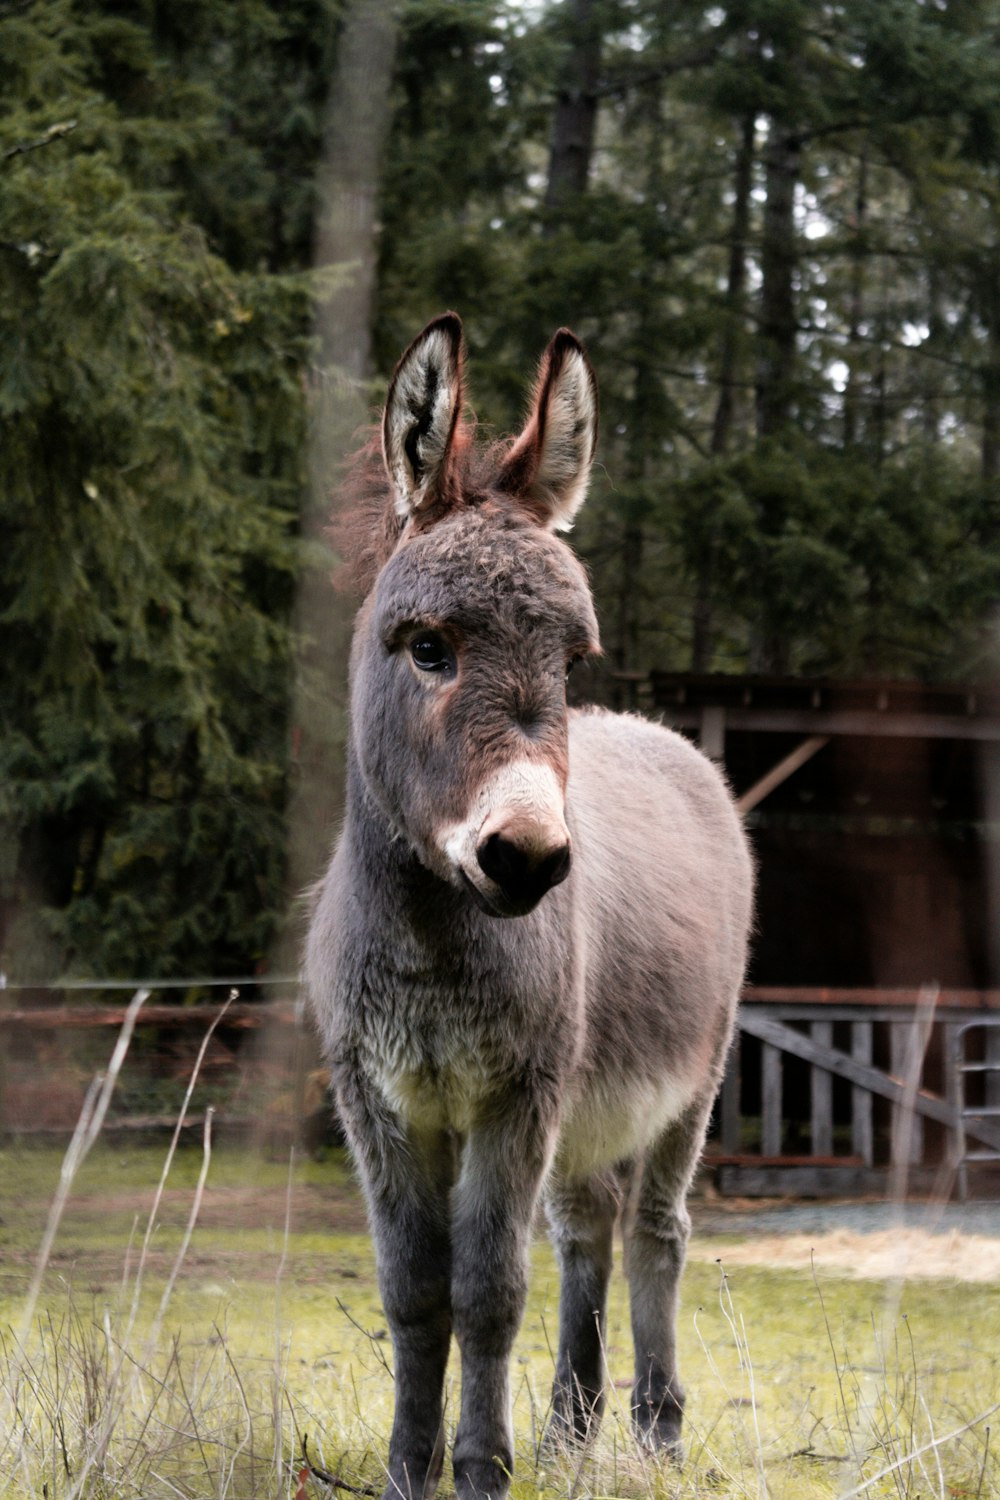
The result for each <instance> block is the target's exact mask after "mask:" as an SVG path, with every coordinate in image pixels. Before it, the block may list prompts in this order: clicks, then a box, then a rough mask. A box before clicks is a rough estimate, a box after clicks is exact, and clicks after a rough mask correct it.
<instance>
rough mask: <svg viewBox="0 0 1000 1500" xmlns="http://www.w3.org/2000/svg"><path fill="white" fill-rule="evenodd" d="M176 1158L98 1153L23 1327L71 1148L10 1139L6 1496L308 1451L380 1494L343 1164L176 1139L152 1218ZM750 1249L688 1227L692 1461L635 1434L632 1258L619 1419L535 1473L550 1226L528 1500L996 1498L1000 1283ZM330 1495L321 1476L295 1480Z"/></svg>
mask: <svg viewBox="0 0 1000 1500" xmlns="http://www.w3.org/2000/svg"><path fill="white" fill-rule="evenodd" d="M163 1160H164V1148H163V1147H162V1146H157V1147H152V1146H146V1147H136V1146H129V1147H117V1146H115V1145H114V1144H109V1143H107V1142H99V1143H98V1144H97V1145H96V1146H95V1147H94V1149H93V1151H92V1152H91V1154H90V1156H89V1157H88V1158H87V1160H86V1162H85V1163H84V1164H83V1166H82V1168H81V1169H80V1171H79V1173H78V1174H77V1175H76V1178H75V1180H74V1182H73V1184H72V1189H71V1191H70V1192H69V1195H68V1197H67V1200H66V1205H65V1211H64V1213H63V1215H62V1220H61V1223H60V1225H59V1228H58V1232H57V1233H56V1235H55V1238H54V1240H53V1241H52V1245H51V1251H50V1254H49V1256H48V1264H47V1268H46V1270H45V1274H44V1276H43V1277H42V1279H41V1282H40V1285H39V1286H38V1288H37V1299H36V1301H35V1304H34V1309H33V1312H32V1316H31V1318H30V1323H27V1324H26V1323H25V1313H26V1310H27V1309H26V1299H28V1297H29V1294H30V1293H31V1291H32V1283H33V1279H35V1273H36V1266H37V1264H38V1255H39V1247H40V1246H41V1245H42V1244H43V1241H44V1240H45V1235H46V1224H47V1219H48V1214H49V1209H50V1204H51V1203H52V1201H53V1198H54V1195H55V1194H56V1193H57V1190H58V1186H59V1175H60V1162H61V1153H60V1152H57V1151H55V1150H52V1149H39V1148H33V1149H29V1148H22V1149H7V1150H4V1151H0V1250H2V1254H0V1329H2V1330H3V1337H2V1342H0V1494H3V1495H10V1496H18V1497H20V1496H24V1497H42V1496H45V1497H46V1500H69V1497H73V1496H83V1495H86V1496H93V1497H100V1500H111V1497H118V1496H121V1497H142V1500H159V1497H161V1496H162V1497H164V1500H166V1497H176V1496H184V1497H187V1496H190V1497H208V1496H217V1497H220V1500H224V1497H230V1500H250V1497H257V1496H261V1497H264V1496H267V1497H278V1496H288V1497H293V1496H295V1495H296V1492H297V1490H298V1489H299V1480H298V1477H297V1474H298V1471H299V1469H300V1467H301V1464H300V1460H301V1457H302V1453H303V1443H304V1442H305V1443H307V1444H308V1454H309V1457H310V1458H311V1459H312V1461H313V1463H314V1464H315V1465H317V1466H318V1467H320V1468H322V1469H324V1470H326V1471H327V1472H329V1473H333V1474H336V1476H337V1477H338V1478H340V1479H342V1480H344V1481H346V1482H347V1483H349V1484H371V1483H373V1484H376V1485H377V1484H378V1483H379V1481H380V1476H381V1459H382V1457H383V1456H384V1453H385V1449H386V1439H387V1433H388V1427H389V1423H390V1419H391V1399H392V1378H391V1361H392V1352H391V1348H390V1345H389V1342H388V1339H387V1336H386V1330H385V1325H384V1321H383V1318H382V1313H381V1308H380V1305H379V1300H378V1293H377V1289H376V1286H375V1280H374V1266H373V1260H372V1253H371V1246H370V1244H369V1241H368V1238H367V1236H366V1234H365V1232H364V1216H363V1211H362V1207H361V1204H360V1201H359V1198H358V1195H357V1192H356V1190H355V1188H354V1186H353V1184H352V1182H351V1179H350V1174H349V1171H348V1168H347V1165H346V1163H345V1161H344V1160H343V1157H342V1156H341V1155H340V1154H339V1153H336V1152H333V1153H331V1154H330V1155H329V1157H328V1158H327V1159H326V1160H325V1161H322V1162H315V1161H310V1160H296V1161H294V1162H293V1163H291V1164H290V1163H289V1162H288V1161H284V1162H282V1161H276V1160H269V1159H266V1158H264V1157H263V1156H261V1155H259V1154H256V1153H252V1152H247V1151H238V1150H236V1149H233V1148H231V1149H228V1150H222V1149H216V1150H215V1152H214V1154H213V1155H212V1157H211V1160H210V1162H208V1165H207V1174H206V1173H205V1168H206V1161H207V1158H206V1157H205V1156H204V1155H203V1153H202V1152H201V1151H200V1150H198V1149H196V1148H188V1149H184V1150H180V1151H178V1153H177V1156H176V1157H175V1159H174V1162H173V1165H172V1168H171V1171H170V1175H169V1177H168V1179H167V1182H166V1185H165V1188H164V1190H163V1192H162V1195H161V1197H160V1200H159V1203H158V1206H157V1208H156V1215H155V1222H152V1223H151V1221H150V1215H151V1212H152V1209H153V1206H154V1195H155V1192H156V1185H157V1181H158V1179H159V1177H160V1173H161V1167H162V1165H163ZM203 1176H204V1181H202V1180H201V1179H202V1177H203ZM195 1208H197V1214H196V1215H195V1213H194V1209H195ZM192 1226H193V1227H192ZM748 1243H749V1242H747V1241H746V1240H745V1239H742V1238H740V1237H738V1236H737V1235H736V1234H734V1235H723V1236H716V1237H714V1238H706V1237H705V1236H704V1235H698V1234H696V1236H695V1240H694V1243H693V1247H692V1256H691V1259H690V1262H689V1266H688V1270H687V1272H686V1276H685V1281H684V1290H683V1308H682V1314H681V1329H680V1340H681V1360H682V1364H681V1368H682V1373H683V1375H684V1377H685V1380H686V1384H687V1387H688V1392H689V1403H688V1425H687V1458H686V1462H685V1464H684V1467H683V1468H682V1469H677V1468H676V1467H672V1466H660V1465H659V1464H657V1463H655V1462H652V1461H650V1460H644V1459H643V1458H641V1457H640V1456H639V1455H638V1454H637V1453H636V1451H635V1449H634V1447H633V1445H632V1442H631V1440H630V1437H629V1433H628V1421H627V1410H626V1407H627V1399H628V1397H627V1389H626V1388H627V1384H628V1374H629V1360H630V1349H629V1340H628V1315H627V1304H626V1300H625V1295H624V1286H623V1282H622V1279H621V1277H620V1276H618V1277H616V1279H615V1283H614V1289H613V1296H612V1304H611V1312H610V1320H609V1332H608V1349H607V1359H608V1370H609V1383H610V1387H611V1400H610V1406H609V1411H608V1415H607V1418H606V1421H605V1424H604V1429H603V1432H602V1435H601V1437H600V1439H599V1441H598V1442H597V1444H596V1445H595V1446H594V1449H593V1451H592V1452H591V1453H589V1454H587V1455H586V1456H585V1457H584V1458H583V1459H575V1460H571V1461H570V1460H567V1461H566V1462H565V1463H563V1464H560V1465H556V1466H551V1465H550V1466H549V1467H547V1468H545V1469H539V1468H538V1466H537V1464H536V1443H537V1438H538V1436H539V1433H540V1429H541V1426H542V1424H543V1423H544V1418H545V1411H546V1404H547V1399H548V1390H549V1385H550V1382H551V1375H552V1353H551V1343H552V1341H553V1339H554V1337H555V1329H556V1321H557V1314H556V1308H557V1285H556V1277H555V1272H554V1266H553V1262H552V1258H551V1255H550V1252H549V1249H548V1247H547V1245H546V1244H545V1243H544V1240H541V1239H540V1240H539V1242H538V1244H537V1246H536V1248H535V1251H534V1266H533V1276H532V1290H531V1299H530V1303H529V1308H528V1313H527V1317H526V1319H525V1323H524V1327H523V1329H522V1333H521V1336H520V1339H519V1342H518V1345H517V1349H516V1353H515V1365H514V1387H515V1421H516V1429H517V1436H518V1468H517V1474H516V1479H515V1488H514V1493H515V1496H516V1497H517V1500H527V1497H529V1496H530V1497H532V1500H554V1497H556V1496H562V1497H567V1500H577V1497H583V1496H595V1497H596V1496H612V1495H621V1496H626V1497H642V1496H654V1495H655V1496H664V1497H665V1496H677V1497H693V1496H707V1495H712V1496H718V1497H722V1500H724V1497H730V1496H732V1497H736V1496H752V1497H763V1496H772V1497H774V1500H779V1497H780V1500H785V1497H787V1500H813V1497H816V1500H819V1497H826V1496H841V1497H847V1496H851V1495H866V1496H869V1497H871V1500H875V1497H881V1496H893V1497H899V1500H903V1497H906V1500H916V1497H928V1496H941V1497H949V1500H950V1497H958V1496H969V1497H986V1496H995V1495H1000V1464H998V1463H997V1461H996V1460H995V1458H994V1455H993V1449H992V1447H991V1444H990V1435H989V1431H990V1427H991V1425H995V1417H994V1416H993V1415H992V1413H991V1408H992V1406H993V1404H994V1403H995V1402H996V1401H997V1400H998V1399H1000V1378H998V1355H1000V1297H998V1295H997V1290H996V1286H995V1284H991V1283H988V1282H979V1283H973V1282H961V1281H955V1280H948V1279H945V1278H937V1279H924V1280H919V1281H908V1282H905V1283H899V1282H897V1281H895V1280H890V1281H874V1280H865V1279H859V1278H858V1277H857V1276H850V1275H847V1274H846V1273H845V1272H844V1271H842V1270H837V1269H830V1268H829V1267H827V1266H825V1265H824V1262H823V1255H822V1247H821V1246H818V1247H817V1263H816V1265H815V1267H813V1268H809V1269H784V1268H781V1267H780V1266H777V1265H774V1264H766V1263H765V1264H753V1263H752V1259H753V1257H752V1255H748V1251H747V1246H748ZM763 1253H764V1254H767V1253H768V1252H767V1249H766V1247H765V1248H764V1252H763ZM729 1255H731V1256H732V1266H731V1269H730V1270H729V1271H727V1270H726V1269H725V1268H726V1265H727V1256H729ZM747 1260H750V1261H751V1263H749V1264H747V1263H744V1262H745V1261H747ZM737 1261H738V1262H739V1264H736V1262H737ZM451 1380H452V1381H453V1382H454V1381H456V1380H457V1370H456V1369H455V1368H454V1367H453V1370H452V1375H451ZM449 1409H450V1410H452V1411H453V1409H454V1399H453V1397H452V1399H451V1401H450V1403H449ZM446 1473H447V1471H446ZM327 1493H331V1494H332V1493H333V1491H332V1490H329V1489H328V1487H327V1486H326V1485H325V1484H324V1483H322V1482H321V1481H320V1480H319V1479H317V1478H315V1477H310V1478H308V1480H307V1481H306V1482H305V1483H304V1485H303V1486H302V1488H301V1491H300V1494H301V1496H302V1497H306V1496H308V1497H319V1496H322V1495H324V1494H327Z"/></svg>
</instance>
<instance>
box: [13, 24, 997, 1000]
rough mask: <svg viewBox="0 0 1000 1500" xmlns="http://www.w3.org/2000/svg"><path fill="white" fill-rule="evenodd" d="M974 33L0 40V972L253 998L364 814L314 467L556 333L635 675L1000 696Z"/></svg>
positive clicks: (531, 31)
mask: <svg viewBox="0 0 1000 1500" xmlns="http://www.w3.org/2000/svg"><path fill="white" fill-rule="evenodd" d="M998 42H1000V3H998V0H845V3H840V4H837V3H829V4H828V3H824V0H735V3H732V4H725V5H723V4H720V5H705V4H692V3H687V0H675V3H672V4H669V5H665V4H663V3H662V0H559V3H554V0H553V3H545V0H536V3H529V0H525V3H519V4H518V3H513V0H398V3H393V0H170V3H166V0H162V3H159V0H130V3H129V0H119V3H114V0H0V59H2V66H0V268H2V270H0V661H2V664H3V665H2V672H0V969H3V970H5V971H6V972H7V973H8V974H9V975H10V977H11V978H12V979H14V980H16V981H18V982H20V983H30V982H31V981H33V980H41V979H44V978H49V977H52V976H54V975H57V974H77V975H82V976H92V977H93V976H96V977H103V978H111V977H115V976H128V975H134V974H155V975H158V976H160V977H164V978H168V977H170V976H171V975H177V974H182V975H190V974H197V973H204V974H227V973H235V974H240V973H251V972H254V971H256V970H260V969H261V968H263V967H266V966H267V964H268V963H269V962H270V963H271V964H275V963H279V964H281V963H283V962H284V961H286V959H287V957H288V955H289V954H290V953H291V952H292V951H293V950H294V929H295V921H294V917H293V919H292V921H291V922H290V923H289V921H288V913H289V911H292V912H294V908H295V893H296V892H297V891H299V890H301V889H303V888H304V887H305V885H306V884H307V883H308V881H309V880H310V879H311V878H314V876H315V875H316V873H317V872H318V869H319V868H320V865H321V862H322V858H323V855H324V853H325V851H326V849H327V848H328V845H329V842H330V838H331V836H332V831H333V827H334V824H335V820H336V811H337V807H338V803H339V797H340V789H341V782H340V778H341V760H342V751H343V741H344V657H345V652H346V641H347V635H348V629H349V620H350V614H351V610H352V608H353V604H352V601H350V600H349V599H348V598H347V597H346V596H345V595H343V594H342V593H341V594H338V593H336V592H335V591H334V590H333V588H332V587H331V586H330V582H329V576H330V573H331V571H332V570H333V569H334V568H335V565H336V559H335V558H334V557H333V556H332V555H331V553H330V551H329V546H328V543H327V541H326V539H325V533H324V526H323V523H324V521H325V519H326V517H327V515H328V513H329V507H330V501H329V496H330V493H331V491H332V489H333V487H334V485H335V480H336V471H337V468H338V465H339V463H340V462H341V460H342V458H343V455H344V453H345V452H346V451H348V450H349V448H350V446H351V442H352V440H353V439H354V437H355V435H356V432H357V428H358V426H359V424H360V423H361V422H362V421H363V420H365V419H366V417H368V416H370V415H371V414H372V412H373V410H374V408H375V407H376V405H377V402H378V400H379V397H380V394H381V392H382V391H383V390H384V385H385V381H386V378H387V376H388V375H389V374H390V373H391V369H392V366H393V363H394V361H395V359H396V358H397V357H398V354H399V352H400V351H401V350H402V348H403V347H404V346H405V345H406V343H408V341H409V340H410V338H411V337H412V336H413V335H414V334H415V333H416V332H417V330H418V329H419V328H420V327H421V326H422V325H423V324H424V323H425V322H426V321H427V319H428V318H430V317H432V316H433V315H435V314H436V313H438V312H440V311H442V310H444V309H445V308H447V307H453V308H455V309H456V310H458V311H459V312H460V313H461V315H462V317H463V319H464V322H465V327H466V335H467V341H468V345H469V350H470V374H471V382H472V402H473V406H474V409H475V412H476V416H477V419H478V421H479V423H480V425H481V427H483V428H485V429H488V430H496V431H508V430H511V429H512V428H514V427H515V426H516V425H517V423H518V422H519V419H520V415H521V412H522V409H523V402H524V398H525V388H526V381H527V380H528V379H529V378H530V375H531V372H532V371H533V369H534V366H535V362H536V360H537V357H538V354H539V352H540V350H541V348H542V347H543V346H544V344H545V342H546V341H547V339H548V337H549V336H550V334H551V333H552V331H553V330H554V329H555V328H556V327H558V326H559V325H561V324H568V325H570V326H571V327H573V328H574V329H575V331H576V332H577V333H578V334H579V335H580V336H581V337H582V338H583V339H584V340H585V341H586V342H587V344H588V346H589V348H590V350H591V353H592V356H593V360H594V363H595V365H596V367H597V371H598V376H599V380H600V385H601V394H602V440H601V447H600V453H599V466H598V470H597V473H596V476H595V481H594V484H593V487H592V492H591V499H590V501H589V504H588V506H587V507H586V508H585V511H584V513H583V516H582V517H581V521H580V523H579V525H578V527H577V530H576V532H575V533H574V545H575V546H576V548H577V550H578V551H579V552H580V553H581V555H582V556H583V557H584V559H585V560H586V562H587V564H588V565H589V568H590V570H591V574H592V577H593V581H594V588H595V593H596V596H597V602H598V608H599V613H600V616H601V618H602V621H603V634H604V644H605V649H606V660H605V664H604V667H603V669H602V672H601V673H600V674H599V675H598V676H596V677H595V678H593V679H592V681H591V682H590V683H589V684H588V685H586V686H585V687H584V689H583V690H584V691H585V692H586V693H588V694H589V695H590V696H595V697H598V698H603V699H605V700H608V701H615V699H616V697H617V698H619V699H620V698H621V696H622V694H623V692H624V688H623V684H625V683H627V682H628V681H629V680H630V679H631V678H632V677H633V676H634V674H638V673H642V672H645V671H647V670H648V669H649V668H650V667H653V666H655V667H660V668H667V669H682V670H693V671H697V672H704V671H728V672H752V673H792V674H809V675H817V674H819V675H822V674H831V675H839V676H855V677H857V676H861V677H864V676H898V677H905V678H917V679H924V680H937V681H940V680H946V681H972V682H984V681H986V682H991V681H995V680H996V678H997V676H998V674H1000V637H998V626H997V618H998V617H997V606H998V604H1000V45H998Z"/></svg>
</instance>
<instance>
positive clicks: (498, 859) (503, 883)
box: [476, 833, 571, 917]
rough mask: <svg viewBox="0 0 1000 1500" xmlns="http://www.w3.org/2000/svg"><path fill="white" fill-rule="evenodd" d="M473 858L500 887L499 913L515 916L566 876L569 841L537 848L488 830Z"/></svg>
mask: <svg viewBox="0 0 1000 1500" xmlns="http://www.w3.org/2000/svg"><path fill="white" fill-rule="evenodd" d="M476 859H477V860H478V862H479V868H480V869H481V870H482V872H483V874H484V875H485V876H487V878H488V879H490V880H492V882H493V884H494V885H495V886H497V887H499V891H500V895H501V896H502V898H503V908H504V909H503V911H502V912H500V913H499V914H500V915H503V916H512V917H515V916H523V915H524V914H525V913H526V912H529V911H531V909H532V907H534V906H537V905H538V903H539V901H541V899H542V897H543V896H544V895H545V893H546V891H550V890H551V889H552V887H553V886H554V885H559V883H560V881H563V880H565V879H566V876H567V875H568V874H569V867H570V860H571V855H570V847H569V844H568V842H566V843H560V844H556V845H554V846H553V845H549V846H547V847H544V846H543V847H541V848H539V847H538V846H537V845H534V844H530V843H523V844H522V843H517V842H515V840H513V839H510V838H505V837H504V835H503V834H502V833H491V834H490V835H489V836H488V837H487V838H485V839H484V840H483V842H482V843H481V844H480V845H479V847H478V848H477V850H476Z"/></svg>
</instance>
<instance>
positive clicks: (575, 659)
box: [566, 656, 583, 682]
mask: <svg viewBox="0 0 1000 1500" xmlns="http://www.w3.org/2000/svg"><path fill="white" fill-rule="evenodd" d="M581 661H583V657H582V656H571V657H570V659H569V661H568V662H567V663H566V681H567V682H569V675H570V673H571V672H572V670H573V668H574V667H575V666H576V664H577V663H578V662H581Z"/></svg>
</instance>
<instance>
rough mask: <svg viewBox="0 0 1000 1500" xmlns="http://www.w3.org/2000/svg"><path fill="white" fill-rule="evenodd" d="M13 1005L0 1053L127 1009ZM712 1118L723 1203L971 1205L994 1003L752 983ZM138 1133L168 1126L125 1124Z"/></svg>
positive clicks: (983, 1153)
mask: <svg viewBox="0 0 1000 1500" xmlns="http://www.w3.org/2000/svg"><path fill="white" fill-rule="evenodd" d="M227 983H228V982H227ZM244 983H245V981H244ZM216 987H217V988H218V987H220V986H216ZM283 988H284V990H285V993H286V994H287V993H288V992H289V991H291V990H292V988H293V985H292V982H290V981H286V982H285V983H284V985H283ZM11 999H13V997H12V996H11V997H9V998H8V999H7V1003H3V1000H2V999H0V1046H2V1036H3V1032H4V1031H5V1030H7V1029H9V1028H12V1027H15V1026H22V1027H26V1028H29V1029H30V1030H31V1031H39V1032H44V1031H73V1030H89V1031H93V1030H94V1029H95V1028H102V1027H103V1028H112V1027H117V1026H119V1025H120V1024H121V1021H122V1018H123V1016H124V1013H125V1007H124V1006H122V1005H114V1004H108V1003H93V1002H90V1003H83V1004H81V1003H73V1004H59V1005H39V1004H32V1005H25V1004H23V1003H22V1004H16V1003H15V1004H12V1003H10V1000H11ZM219 1010H220V1006H219V1004H218V1003H216V1002H208V1003H201V1004H196V1005H190V1004H176V1003H170V1002H167V1001H161V1000H158V999H154V998H151V999H150V1000H148V1001H147V1002H146V1004H145V1005H144V1006H143V1008H142V1009H141V1010H140V1012H139V1017H138V1020H139V1024H140V1025H143V1026H159V1027H161V1028H166V1029H167V1031H170V1030H173V1029H174V1028H180V1029H183V1030H185V1031H186V1030H188V1029H195V1030H196V1029H199V1028H205V1027H207V1025H209V1024H210V1023H211V1021H212V1020H214V1019H215V1017H216V1016H217V1015H218V1014H219ZM264 1025H276V1026H277V1027H278V1028H279V1030H280V1031H282V1032H285V1034H286V1035H287V1034H288V1029H289V1028H299V1027H300V1026H301V1025H302V1022H301V1020H300V1015H299V1007H298V1005H297V1003H296V1001H295V1000H293V999H289V998H282V999H272V1000H269V1001H263V1000H261V1001H257V1002H253V1001H246V1000H243V999H240V1000H235V1001H232V1002H231V1003H230V1005H229V1008H228V1010H227V1012H226V1016H225V1026H226V1028H227V1029H229V1030H231V1031H243V1032H250V1031H255V1030H258V1029H259V1028H261V1027H263V1026H264ZM300 1056H301V1053H300ZM717 1116H718V1118H717V1130H716V1135H715V1138H714V1140H713V1142H712V1143H711V1145H710V1149H709V1152H708V1158H707V1164H708V1166H709V1168H710V1169H711V1170H712V1171H713V1172H714V1173H715V1177H716V1181H717V1184H718V1186H719V1188H720V1190H721V1191H722V1192H723V1193H726V1194H744V1195H762V1194H767V1195H775V1194H777V1195H780V1194H784V1193H790V1194H801V1195H830V1194H844V1195H856V1194H863V1193H881V1192H887V1191H888V1192H898V1193H900V1194H902V1193H905V1192H907V1191H911V1190H914V1191H924V1192H926V1191H936V1192H938V1193H940V1194H941V1195H942V1196H948V1195H950V1194H951V1193H952V1192H953V1191H954V1190H955V1188H956V1187H957V1188H958V1189H959V1191H961V1192H962V1193H963V1195H964V1193H965V1192H966V1191H968V1189H969V1182H970V1168H971V1169H972V1173H973V1176H974V1178H975V1175H976V1174H977V1173H978V1174H979V1180H980V1181H982V1180H983V1179H982V1174H983V1173H984V1172H986V1171H988V1170H989V1168H990V1167H991V1165H992V1164H993V1163H997V1164H998V1165H1000V991H984V990H940V991H939V990H937V989H936V988H934V987H927V988H925V989H924V990H911V989H906V990H904V989H866V990H860V989H806V988H802V989H798V988H796V989H789V988H783V989H778V988H762V987H750V988H748V989H747V990H746V992H745V994H744V1003H743V1005H742V1007H741V1010H740V1020H739V1031H738V1035H737V1038H736V1041H735V1043H734V1046H733V1050H732V1053H731V1056H730V1064H729V1067H728V1070H727V1073H726V1078H725V1082H724V1084H723V1089H722V1093H721V1095H720V1100H719V1106H718V1111H717ZM130 1123H134V1124H135V1126H136V1127H143V1128H145V1127H148V1126H150V1125H151V1124H156V1123H172V1121H158V1120H155V1119H152V1118H147V1117H139V1116H137V1117H136V1118H135V1120H134V1122H129V1121H125V1120H120V1121H118V1125H119V1127H120V1128H128V1125H129V1124H130ZM995 1182H996V1185H997V1187H998V1189H1000V1177H998V1178H996V1179H995Z"/></svg>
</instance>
